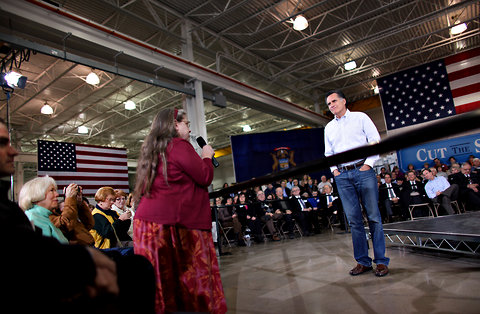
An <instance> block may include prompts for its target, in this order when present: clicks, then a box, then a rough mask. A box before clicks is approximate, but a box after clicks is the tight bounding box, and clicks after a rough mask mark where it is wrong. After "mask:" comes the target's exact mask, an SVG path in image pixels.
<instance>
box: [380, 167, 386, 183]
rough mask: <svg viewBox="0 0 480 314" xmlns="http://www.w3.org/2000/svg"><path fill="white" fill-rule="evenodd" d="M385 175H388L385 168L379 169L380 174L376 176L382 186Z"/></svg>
mask: <svg viewBox="0 0 480 314" xmlns="http://www.w3.org/2000/svg"><path fill="white" fill-rule="evenodd" d="M387 173H388V172H387V168H385V167H382V168H380V173H379V174H378V175H379V176H380V178H381V181H382V182H381V183H382V184H383V183H385V174H387Z"/></svg>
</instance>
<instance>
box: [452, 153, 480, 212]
mask: <svg viewBox="0 0 480 314" xmlns="http://www.w3.org/2000/svg"><path fill="white" fill-rule="evenodd" d="M471 169H472V166H471V165H470V164H469V163H468V162H464V163H463V164H462V168H461V172H458V173H455V174H453V175H451V177H450V179H451V182H450V183H453V184H457V185H458V187H459V199H460V200H461V201H462V202H465V204H466V205H467V206H469V207H470V208H472V209H474V210H478V209H480V189H479V183H480V180H479V177H478V176H477V175H475V174H472V173H471Z"/></svg>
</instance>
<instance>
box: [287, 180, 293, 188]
mask: <svg viewBox="0 0 480 314" xmlns="http://www.w3.org/2000/svg"><path fill="white" fill-rule="evenodd" d="M287 188H289V189H290V191H291V190H292V188H293V178H288V179H287Z"/></svg>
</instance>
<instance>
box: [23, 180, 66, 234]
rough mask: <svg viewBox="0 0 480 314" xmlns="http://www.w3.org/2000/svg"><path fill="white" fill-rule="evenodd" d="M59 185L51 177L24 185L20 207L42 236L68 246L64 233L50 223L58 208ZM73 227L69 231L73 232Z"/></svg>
mask: <svg viewBox="0 0 480 314" xmlns="http://www.w3.org/2000/svg"><path fill="white" fill-rule="evenodd" d="M58 196H59V195H58V193H57V183H55V180H54V179H53V178H51V177H48V176H46V177H38V178H35V179H32V180H30V181H28V182H27V183H25V184H24V186H23V187H22V189H21V190H20V194H19V204H20V207H21V208H22V209H23V210H24V211H25V214H26V215H27V217H28V219H29V220H30V221H31V222H32V223H33V225H34V226H35V227H36V228H38V229H40V230H41V231H42V235H44V236H46V237H52V238H55V239H57V240H58V241H59V242H60V243H64V244H67V243H68V239H67V238H66V237H65V236H64V235H63V232H62V231H61V230H60V229H59V228H57V227H55V225H54V224H53V223H52V222H51V221H50V218H49V217H50V215H52V214H53V210H54V209H55V208H57V207H58ZM71 227H72V226H71V225H70V226H69V228H70V229H69V230H68V231H70V230H71Z"/></svg>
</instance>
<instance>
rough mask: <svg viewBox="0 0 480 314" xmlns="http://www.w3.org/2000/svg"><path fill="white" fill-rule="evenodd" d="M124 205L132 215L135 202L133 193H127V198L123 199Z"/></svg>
mask: <svg viewBox="0 0 480 314" xmlns="http://www.w3.org/2000/svg"><path fill="white" fill-rule="evenodd" d="M125 206H127V208H128V209H130V211H131V212H132V215H134V214H135V203H134V202H133V193H130V194H128V196H127V200H126V201H125Z"/></svg>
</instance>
